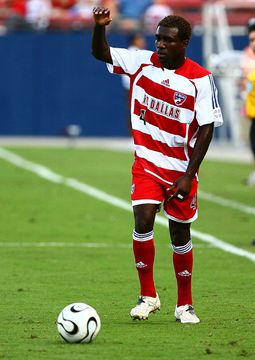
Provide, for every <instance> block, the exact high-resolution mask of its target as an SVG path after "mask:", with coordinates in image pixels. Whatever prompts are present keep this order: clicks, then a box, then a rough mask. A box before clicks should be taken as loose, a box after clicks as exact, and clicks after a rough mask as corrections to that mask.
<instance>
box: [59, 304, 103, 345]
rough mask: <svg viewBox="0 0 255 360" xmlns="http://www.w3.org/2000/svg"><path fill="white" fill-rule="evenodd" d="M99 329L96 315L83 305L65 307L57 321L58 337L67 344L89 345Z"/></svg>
mask: <svg viewBox="0 0 255 360" xmlns="http://www.w3.org/2000/svg"><path fill="white" fill-rule="evenodd" d="M100 328H101V321H100V317H99V315H98V313H97V312H96V310H95V309H94V308H93V307H91V306H90V305H87V304H84V303H74V304H70V305H67V306H66V307H65V308H64V309H63V310H62V311H61V312H60V314H59V316H58V319H57V329H58V332H59V334H60V336H62V338H63V339H64V340H65V341H67V342H69V343H90V342H91V341H93V340H95V338H96V337H97V335H98V333H99V331H100Z"/></svg>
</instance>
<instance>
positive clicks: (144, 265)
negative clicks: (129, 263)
mask: <svg viewBox="0 0 255 360" xmlns="http://www.w3.org/2000/svg"><path fill="white" fill-rule="evenodd" d="M135 265H136V267H137V269H143V268H145V267H146V266H147V265H146V264H144V263H143V262H142V261H139V262H138V263H136V264H135Z"/></svg>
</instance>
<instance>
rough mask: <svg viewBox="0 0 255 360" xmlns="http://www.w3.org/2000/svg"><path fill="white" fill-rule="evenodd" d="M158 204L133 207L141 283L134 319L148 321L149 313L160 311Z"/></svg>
mask: <svg viewBox="0 0 255 360" xmlns="http://www.w3.org/2000/svg"><path fill="white" fill-rule="evenodd" d="M157 210H158V205H157V204H142V205H136V206H134V207H133V211H134V218H135V229H134V231H133V251H134V257H135V263H136V269H137V272H138V276H139V281H140V297H139V299H138V302H137V305H136V306H135V307H134V308H133V309H132V310H131V312H130V315H131V317H132V318H133V319H138V320H142V319H147V318H148V315H149V313H151V312H155V311H156V310H159V309H160V300H159V297H158V294H157V293H156V289H155V284H154V279H153V265H154V258H155V247H154V238H153V237H154V234H153V226H154V221H155V215H156V212H157Z"/></svg>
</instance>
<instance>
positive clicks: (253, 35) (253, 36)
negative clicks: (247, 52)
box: [249, 30, 255, 53]
mask: <svg viewBox="0 0 255 360" xmlns="http://www.w3.org/2000/svg"><path fill="white" fill-rule="evenodd" d="M249 42H250V47H251V49H252V51H253V52H254V53H255V30H254V31H251V32H250V34H249Z"/></svg>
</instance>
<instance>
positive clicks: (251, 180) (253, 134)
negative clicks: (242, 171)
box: [247, 119, 255, 185]
mask: <svg viewBox="0 0 255 360" xmlns="http://www.w3.org/2000/svg"><path fill="white" fill-rule="evenodd" d="M249 137H250V145H251V151H252V155H253V160H254V161H255V119H252V120H251V127H250V134H249ZM247 185H255V170H253V171H252V173H251V174H250V175H249V177H248V179H247Z"/></svg>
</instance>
